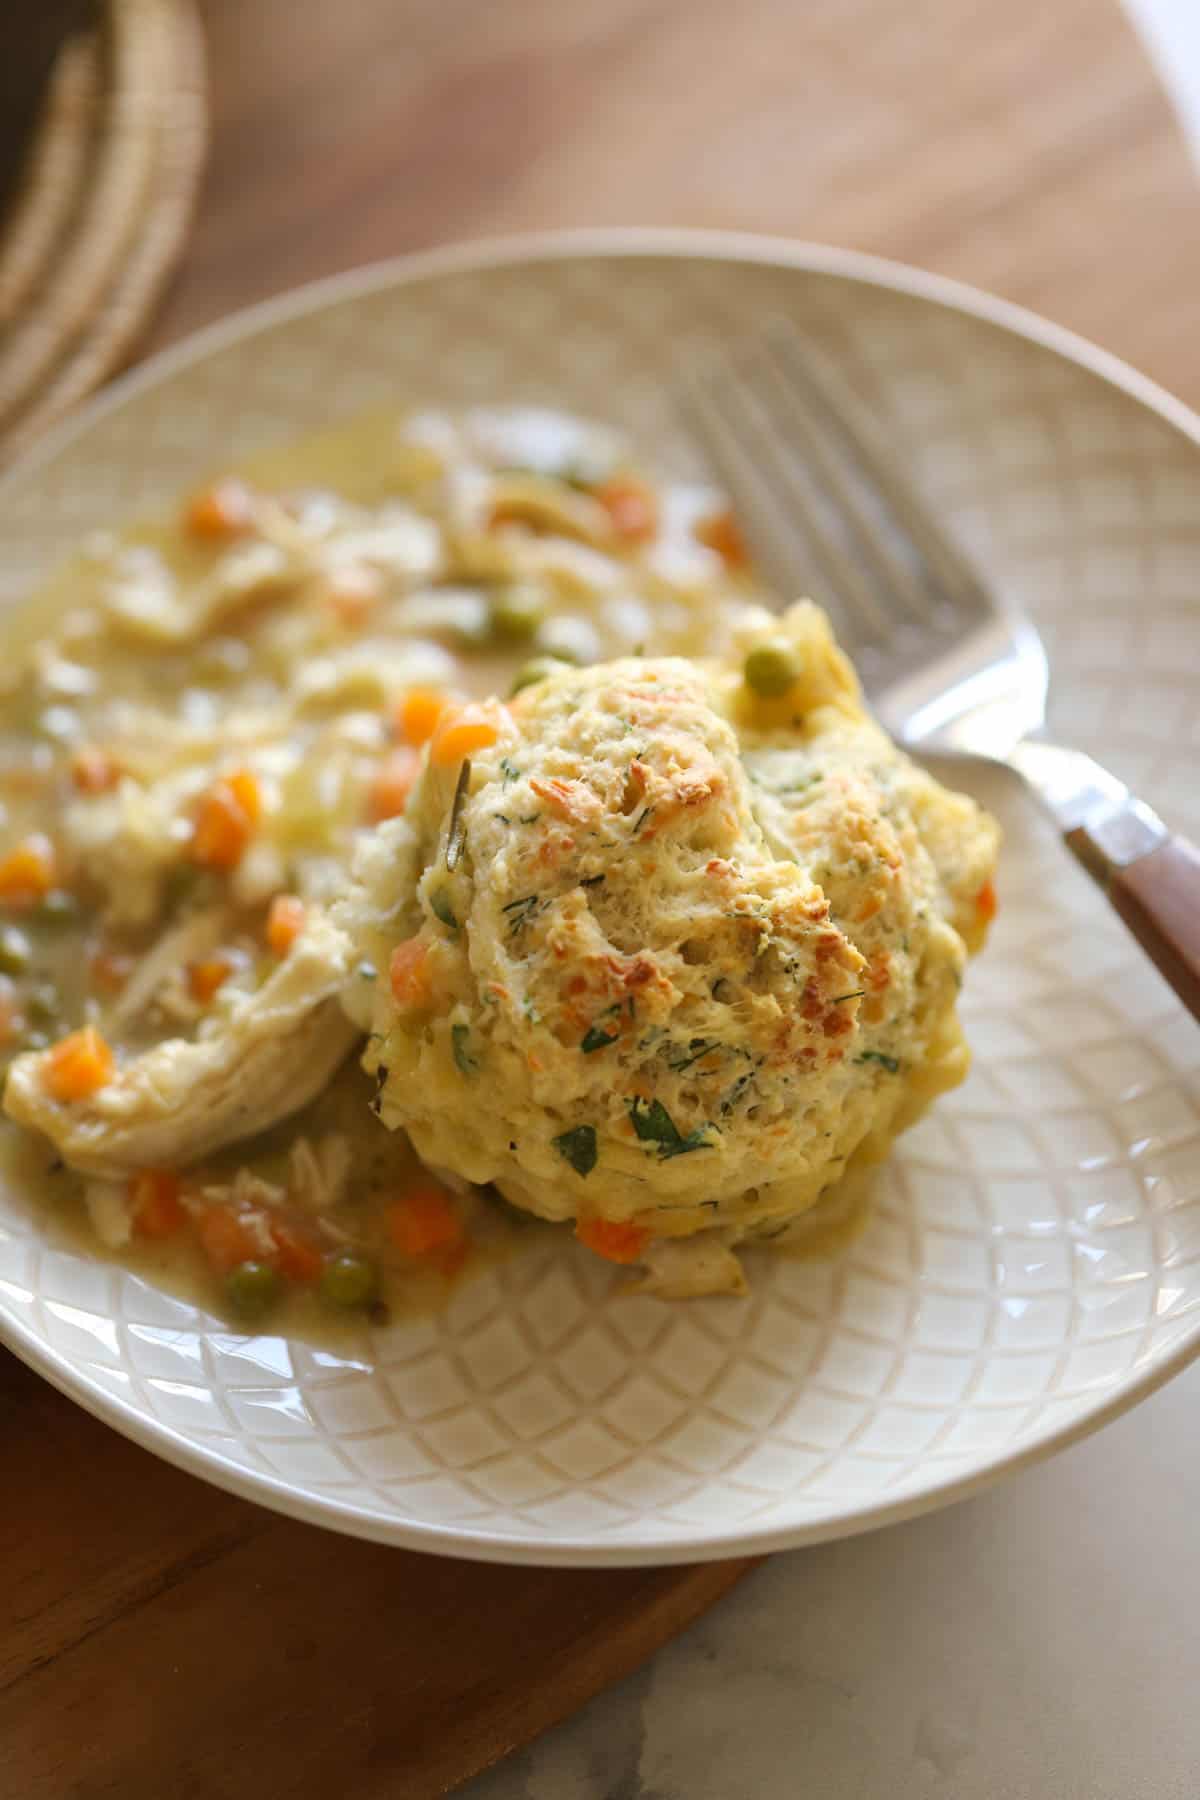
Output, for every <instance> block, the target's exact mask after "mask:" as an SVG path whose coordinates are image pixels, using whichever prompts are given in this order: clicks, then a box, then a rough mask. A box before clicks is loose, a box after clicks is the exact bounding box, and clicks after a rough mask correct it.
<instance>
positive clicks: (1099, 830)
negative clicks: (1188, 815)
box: [1007, 737, 1170, 880]
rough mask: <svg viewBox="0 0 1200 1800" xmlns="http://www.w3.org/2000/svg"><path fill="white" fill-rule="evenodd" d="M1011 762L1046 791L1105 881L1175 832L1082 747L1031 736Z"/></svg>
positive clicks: (1043, 795) (1075, 846) (1010, 757)
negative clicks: (1114, 872) (1072, 747)
mask: <svg viewBox="0 0 1200 1800" xmlns="http://www.w3.org/2000/svg"><path fill="white" fill-rule="evenodd" d="M1007 761H1008V762H1009V763H1011V765H1012V767H1013V768H1014V769H1017V770H1018V771H1019V772H1020V773H1021V774H1022V775H1024V777H1025V779H1026V780H1027V781H1028V782H1029V784H1030V786H1031V787H1033V788H1034V790H1035V791H1036V792H1037V793H1038V794H1040V796H1041V798H1042V799H1043V800H1044V801H1045V803H1046V805H1047V806H1048V807H1049V808H1050V811H1051V812H1052V813H1053V814H1054V817H1055V819H1056V820H1057V822H1058V825H1059V827H1060V829H1061V830H1062V831H1063V833H1064V834H1065V835H1066V836H1067V837H1068V839H1069V840H1070V842H1071V846H1072V848H1073V849H1074V850H1075V851H1076V853H1077V854H1078V855H1079V857H1080V858H1081V860H1082V861H1083V862H1084V863H1085V864H1086V865H1087V866H1088V868H1090V869H1091V871H1092V873H1093V874H1094V875H1097V876H1099V877H1100V879H1102V880H1104V879H1107V877H1108V876H1109V875H1110V874H1112V873H1113V871H1114V870H1116V869H1124V868H1127V867H1128V866H1129V864H1130V863H1133V862H1137V861H1138V859H1139V858H1140V857H1143V856H1146V855H1148V854H1149V852H1150V851H1151V850H1157V849H1158V847H1159V845H1160V844H1164V843H1165V842H1166V841H1167V838H1168V837H1169V836H1170V833H1169V831H1168V830H1167V827H1166V826H1165V825H1164V824H1163V822H1162V820H1161V819H1160V818H1159V816H1158V814H1157V813H1156V812H1155V811H1154V810H1153V809H1152V808H1151V807H1149V806H1147V805H1146V804H1145V802H1144V801H1142V800H1139V799H1137V798H1136V796H1135V795H1133V794H1132V793H1131V792H1130V791H1129V789H1128V788H1127V787H1126V786H1125V784H1124V782H1122V781H1118V780H1117V778H1116V776H1115V775H1110V774H1109V772H1108V770H1107V769H1103V768H1101V766H1100V764H1099V763H1097V762H1093V761H1092V758H1091V757H1090V756H1087V755H1085V754H1084V752H1083V751H1082V750H1069V749H1067V748H1066V747H1065V746H1064V745H1062V744H1053V743H1050V742H1048V741H1047V740H1046V739H1044V738H1037V737H1027V738H1022V740H1021V741H1020V743H1018V744H1016V745H1015V746H1014V747H1013V749H1012V750H1011V751H1010V752H1009V755H1008V757H1007Z"/></svg>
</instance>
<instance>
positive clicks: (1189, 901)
mask: <svg viewBox="0 0 1200 1800" xmlns="http://www.w3.org/2000/svg"><path fill="white" fill-rule="evenodd" d="M1107 886H1108V897H1109V899H1110V900H1111V901H1112V903H1113V905H1114V906H1115V907H1116V909H1117V911H1118V912H1119V913H1120V915H1121V917H1122V918H1123V919H1124V921H1125V923H1126V925H1128V927H1129V929H1130V931H1132V933H1133V935H1134V937H1135V938H1136V939H1137V941H1138V943H1139V944H1140V945H1141V946H1142V949H1143V950H1144V951H1145V952H1146V954H1147V956H1149V957H1150V959H1151V961H1152V962H1154V963H1155V964H1156V965H1157V967H1158V970H1159V972H1160V974H1162V975H1164V976H1165V977H1166V979H1167V980H1168V981H1169V982H1170V984H1171V986H1172V987H1173V988H1174V989H1175V992H1176V993H1177V994H1178V995H1179V998H1180V999H1181V1000H1182V1001H1183V1003H1184V1005H1185V1006H1186V1007H1187V1008H1188V1010H1189V1012H1191V1013H1192V1015H1193V1017H1195V1018H1197V1019H1200V850H1198V849H1197V848H1196V846H1195V844H1190V843H1189V842H1188V840H1187V839H1186V838H1181V837H1171V838H1168V839H1167V841H1166V843H1165V844H1160V845H1159V847H1158V849H1157V850H1150V851H1147V853H1146V854H1145V855H1144V856H1139V857H1138V858H1137V860H1136V861H1135V862H1131V863H1127V864H1126V865H1125V867H1124V868H1117V869H1114V870H1113V872H1112V874H1111V875H1110V876H1109V879H1108V883H1107Z"/></svg>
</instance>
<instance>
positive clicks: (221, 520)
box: [184, 476, 254, 543]
mask: <svg viewBox="0 0 1200 1800" xmlns="http://www.w3.org/2000/svg"><path fill="white" fill-rule="evenodd" d="M184 524H185V525H186V526H187V529H188V531H190V532H191V534H192V536H193V537H198V538H207V539H209V540H210V541H212V542H215V543H220V542H221V541H222V540H223V539H226V538H234V537H241V536H242V535H243V533H245V532H247V531H250V530H251V529H252V527H253V525H254V495H253V493H252V492H251V490H250V489H249V488H248V487H247V486H246V483H245V482H244V481H238V480H236V479H235V478H234V477H233V476H227V477H226V478H225V479H224V480H223V481H215V482H214V483H213V485H212V486H211V487H208V488H204V489H202V490H201V492H200V493H198V494H193V496H192V498H191V499H190V500H189V501H188V504H187V508H186V510H185V512H184Z"/></svg>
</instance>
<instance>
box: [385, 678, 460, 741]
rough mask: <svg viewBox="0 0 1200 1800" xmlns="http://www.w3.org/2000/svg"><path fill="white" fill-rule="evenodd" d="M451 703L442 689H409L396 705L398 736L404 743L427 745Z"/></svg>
mask: <svg viewBox="0 0 1200 1800" xmlns="http://www.w3.org/2000/svg"><path fill="white" fill-rule="evenodd" d="M449 704H450V702H449V700H448V698H447V696H446V695H445V694H444V693H443V692H442V690H441V688H427V687H417V688H409V689H408V692H407V693H404V694H401V696H400V699H399V701H398V702H397V705H396V714H395V720H394V723H395V727H396V735H397V737H399V738H401V739H402V740H403V741H404V743H406V744H412V745H414V746H420V745H421V744H427V743H428V742H429V740H430V738H431V737H432V736H433V734H434V732H435V731H436V730H437V726H438V720H439V719H440V718H441V716H442V714H443V713H444V712H445V711H446V709H447V707H448V706H449Z"/></svg>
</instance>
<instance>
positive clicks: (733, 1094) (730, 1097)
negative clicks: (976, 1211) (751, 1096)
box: [721, 1069, 754, 1116]
mask: <svg viewBox="0 0 1200 1800" xmlns="http://www.w3.org/2000/svg"><path fill="white" fill-rule="evenodd" d="M753 1080H754V1070H753V1069H747V1070H746V1072H745V1074H744V1075H739V1076H738V1078H737V1080H736V1081H735V1082H734V1084H733V1086H732V1087H731V1088H730V1090H729V1092H728V1093H727V1094H726V1096H725V1098H724V1099H723V1100H722V1102H721V1113H722V1116H724V1115H725V1114H727V1113H731V1112H732V1111H733V1109H734V1107H735V1106H736V1105H737V1103H738V1101H739V1100H740V1099H741V1098H742V1095H743V1094H744V1093H745V1092H746V1089H747V1088H748V1087H749V1086H750V1083H751V1082H752V1081H753Z"/></svg>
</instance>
